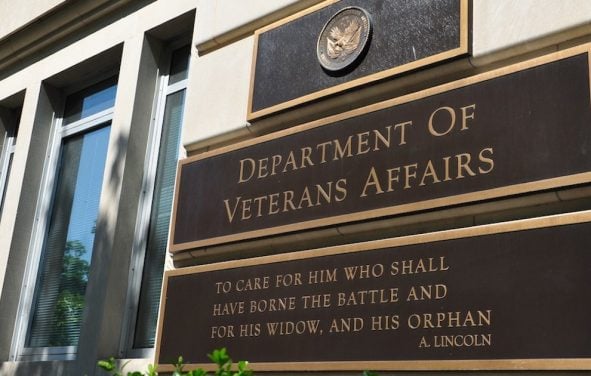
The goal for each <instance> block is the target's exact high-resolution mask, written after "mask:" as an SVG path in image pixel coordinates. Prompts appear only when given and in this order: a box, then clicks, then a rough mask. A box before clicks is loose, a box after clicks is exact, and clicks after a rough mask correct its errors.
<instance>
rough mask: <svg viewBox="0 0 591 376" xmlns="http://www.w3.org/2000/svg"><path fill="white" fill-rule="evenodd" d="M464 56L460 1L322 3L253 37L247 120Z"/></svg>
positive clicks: (464, 9)
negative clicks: (357, 15)
mask: <svg viewBox="0 0 591 376" xmlns="http://www.w3.org/2000/svg"><path fill="white" fill-rule="evenodd" d="M347 9H349V11H351V10H355V9H357V10H360V11H361V12H362V13H364V14H366V15H367V17H366V19H365V20H359V24H355V23H351V21H350V20H346V22H345V23H341V22H336V23H335V22H334V21H336V20H335V19H338V18H339V16H340V15H343V14H344V13H346V12H348V10H347ZM362 24H364V25H365V26H367V25H369V24H371V33H368V31H369V30H368V29H367V27H365V26H364V27H361V28H358V26H361V25H362ZM326 26H328V28H326ZM356 31H357V32H359V33H360V34H361V35H359V34H356ZM359 39H361V43H359V45H358V44H357V42H359ZM366 42H367V43H366ZM327 43H328V44H329V46H328V50H327V48H326V47H327V46H326V44H327ZM331 44H332V45H334V46H336V48H335V49H332V53H331V48H330V45H331ZM364 46H365V48H364ZM341 52H344V53H341ZM467 53H468V1H467V0H437V1H422V0H341V1H334V0H329V1H324V2H322V3H320V4H319V5H317V6H314V7H312V8H310V9H307V10H305V11H303V12H300V13H298V14H295V15H294V16H292V17H288V18H286V19H284V20H281V21H278V22H276V23H274V24H272V25H269V26H267V27H265V28H263V29H261V30H257V32H256V33H255V49H254V53H253V69H252V75H253V77H252V81H251V87H250V100H249V104H248V119H255V118H258V117H261V116H265V115H268V114H271V113H274V112H276V111H279V110H283V109H286V108H289V107H292V106H295V105H298V104H302V103H305V102H309V101H311V100H314V99H317V98H319V97H323V96H327V95H331V94H334V93H338V92H341V91H343V90H347V89H350V88H352V87H356V86H360V85H364V84H367V83H369V82H373V81H377V80H380V79H384V78H386V77H391V76H394V75H396V74H400V73H403V72H407V71H410V70H413V69H417V68H420V67H424V66H427V65H429V64H433V63H436V62H440V61H444V60H448V59H452V58H455V57H458V56H461V55H466V54H467ZM350 57H355V58H353V59H351V61H350V63H343V60H345V61H346V60H349V58H350Z"/></svg>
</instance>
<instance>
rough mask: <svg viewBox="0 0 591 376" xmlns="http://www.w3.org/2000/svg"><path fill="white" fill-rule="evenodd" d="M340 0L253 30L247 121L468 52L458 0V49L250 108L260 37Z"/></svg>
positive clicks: (464, 13)
mask: <svg viewBox="0 0 591 376" xmlns="http://www.w3.org/2000/svg"><path fill="white" fill-rule="evenodd" d="M337 1H339V0H325V1H324V2H322V3H320V4H317V5H315V6H312V7H310V8H308V9H305V10H303V11H301V12H298V13H295V14H293V15H291V16H289V17H286V18H284V19H282V20H279V21H277V22H274V23H272V24H270V25H268V26H266V27H263V28H261V29H258V30H256V31H255V33H254V47H253V53H252V66H251V74H250V87H249V90H248V108H247V110H246V119H247V120H248V121H251V120H254V119H257V118H260V117H262V116H266V115H269V114H272V113H275V112H278V111H281V110H285V109H288V108H290V107H294V106H297V105H299V104H303V103H307V102H310V101H313V100H315V99H318V98H322V97H326V96H329V95H332V94H335V93H339V92H341V91H344V90H348V89H351V88H354V87H357V86H360V85H365V84H367V83H371V82H374V81H378V80H381V79H384V78H387V77H390V76H394V75H397V74H400V73H404V72H408V71H411V70H413V69H417V68H420V67H424V66H427V65H430V64H433V63H436V62H440V61H443V60H447V59H451V58H454V57H457V56H460V55H464V54H467V53H468V52H469V47H468V0H459V1H460V46H459V47H458V48H454V49H451V50H448V51H444V52H440V53H438V54H435V55H431V56H427V57H425V58H423V59H419V60H415V61H413V62H410V63H406V64H403V65H399V66H397V67H393V68H390V69H386V70H383V71H380V72H376V73H372V74H370V75H367V76H363V77H359V78H357V79H354V80H351V81H348V82H345V83H342V84H339V85H335V86H331V87H328V88H326V89H322V90H319V91H316V92H313V93H310V94H306V95H303V96H301V97H298V98H294V99H291V100H288V101H286V102H282V103H278V104H276V105H273V106H270V107H266V108H264V109H262V110H258V111H252V102H253V95H254V80H255V71H256V63H257V52H258V44H259V36H260V35H261V34H262V33H264V32H267V31H269V30H271V29H274V28H277V27H279V26H282V25H284V24H286V23H289V22H292V21H294V20H296V19H298V18H300V17H303V16H305V15H307V14H309V13H312V12H315V11H317V10H319V9H322V8H324V7H326V6H329V5H331V4H334V3H336V2H337Z"/></svg>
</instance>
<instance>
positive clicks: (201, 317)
mask: <svg viewBox="0 0 591 376" xmlns="http://www.w3.org/2000/svg"><path fill="white" fill-rule="evenodd" d="M590 220H591V213H590V212H583V213H578V214H569V215H562V216H555V217H547V218H542V219H536V220H525V221H518V222H513V223H504V224H500V225H492V226H483V227H477V228H472V229H462V230H452V231H446V232H441V233H433V234H427V235H417V236H411V237H405V238H398V239H392V240H386V241H379V242H369V243H364V244H355V245H346V246H340V247H333V248H326V249H320V250H314V251H308V252H299V253H296V254H289V255H275V256H269V257H265V258H257V259H250V260H244V261H235V262H227V263H222V264H213V265H207V266H200V267H192V268H186V269H179V270H176V271H172V272H167V274H166V276H165V285H164V291H163V305H162V308H161V309H162V310H161V324H160V329H159V337H158V346H157V351H156V354H157V355H156V361H157V362H158V363H159V364H166V363H167V362H169V361H170V360H172V359H176V358H177V356H178V355H179V354H182V355H183V356H184V357H185V359H186V361H187V362H189V363H194V364H197V363H206V362H207V358H206V357H205V354H206V353H208V352H210V351H211V350H212V349H214V348H219V347H227V348H228V350H229V352H230V353H231V354H232V356H233V358H234V359H246V360H249V361H250V362H252V363H254V364H253V368H254V369H256V370H339V369H340V370H347V369H348V370H355V369H367V368H371V369H376V370H396V369H440V370H441V369H512V368H522V369H523V368H525V369H571V368H587V369H589V367H591V320H589V318H590V317H591V278H589V276H590V275H591V252H589V244H591V223H590V222H589V221H590Z"/></svg>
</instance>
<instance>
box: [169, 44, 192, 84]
mask: <svg viewBox="0 0 591 376" xmlns="http://www.w3.org/2000/svg"><path fill="white" fill-rule="evenodd" d="M190 57H191V46H185V47H182V48H179V49H178V50H176V51H174V52H173V53H172V58H171V59H172V60H171V62H170V76H169V77H168V84H169V85H172V84H174V83H177V82H179V81H182V80H184V79H186V78H187V75H188V73H189V60H190Z"/></svg>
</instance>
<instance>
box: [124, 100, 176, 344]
mask: <svg viewBox="0 0 591 376" xmlns="http://www.w3.org/2000/svg"><path fill="white" fill-rule="evenodd" d="M184 97H185V90H181V91H178V92H176V93H174V94H170V95H169V96H168V97H167V98H166V107H165V110H164V120H163V126H162V138H161V140H160V154H159V156H158V166H157V170H156V182H155V187H154V198H153V200H152V210H151V215H150V227H149V230H148V231H149V232H148V243H147V244H148V245H147V247H146V256H145V262H144V271H143V276H142V288H141V292H140V303H139V311H138V320H137V325H136V332H135V340H134V347H135V348H145V347H152V346H153V345H154V336H155V332H156V321H157V319H158V304H159V301H160V288H161V285H162V273H163V270H164V258H165V255H166V245H167V241H168V227H169V222H170V214H171V210H172V199H173V195H174V184H175V177H176V165H177V161H178V152H179V143H180V133H181V125H182V120H183V119H182V116H183V104H184Z"/></svg>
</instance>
